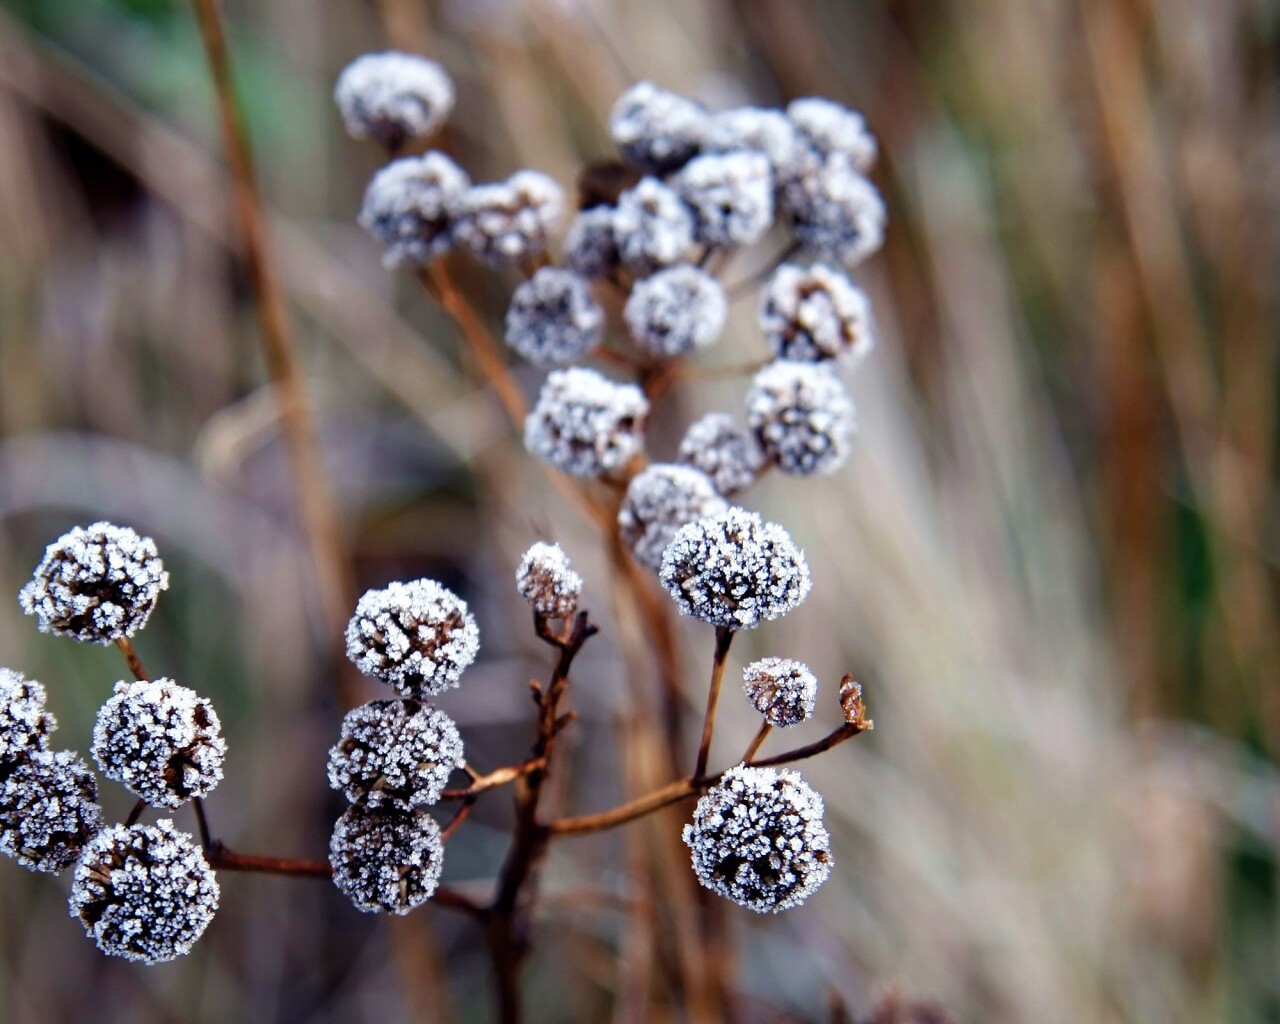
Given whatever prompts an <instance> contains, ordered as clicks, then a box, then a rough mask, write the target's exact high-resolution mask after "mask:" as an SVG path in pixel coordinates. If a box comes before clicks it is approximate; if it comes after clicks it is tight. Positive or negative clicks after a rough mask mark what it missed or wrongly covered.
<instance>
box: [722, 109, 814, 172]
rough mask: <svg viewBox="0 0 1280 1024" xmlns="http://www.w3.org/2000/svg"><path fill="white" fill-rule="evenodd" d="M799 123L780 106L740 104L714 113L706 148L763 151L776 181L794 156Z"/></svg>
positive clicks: (725, 150)
mask: <svg viewBox="0 0 1280 1024" xmlns="http://www.w3.org/2000/svg"><path fill="white" fill-rule="evenodd" d="M798 144H799V143H798V140H797V134H796V126H795V125H794V124H793V123H792V122H791V119H790V118H789V117H787V115H786V114H784V113H783V112H782V111H780V110H766V109H765V108H763V107H739V108H737V109H736V110H726V111H723V112H721V113H719V114H715V115H713V116H712V118H711V121H710V123H709V124H708V126H707V132H706V140H705V142H704V144H703V147H702V149H703V152H706V153H733V152H740V151H742V150H753V151H754V152H757V153H760V154H763V155H764V156H765V157H766V158H767V159H768V161H769V168H770V170H771V171H772V172H773V174H774V178H775V182H776V180H777V179H779V178H781V176H782V174H783V173H784V172H785V171H786V169H787V168H789V167H790V166H791V165H792V163H793V162H794V160H795V153H796V147H797V145H798Z"/></svg>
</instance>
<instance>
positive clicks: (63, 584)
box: [18, 523, 169, 644]
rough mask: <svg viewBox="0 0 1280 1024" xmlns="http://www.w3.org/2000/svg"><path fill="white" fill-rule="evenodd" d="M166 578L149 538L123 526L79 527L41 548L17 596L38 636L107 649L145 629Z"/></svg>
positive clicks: (167, 576)
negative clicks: (31, 617)
mask: <svg viewBox="0 0 1280 1024" xmlns="http://www.w3.org/2000/svg"><path fill="white" fill-rule="evenodd" d="M168 586H169V574H168V573H167V572H165V571H164V563H163V562H161V561H160V557H159V554H158V553H157V552H156V544H155V541H153V540H152V539H151V538H150V537H140V536H138V534H136V533H134V532H133V531H132V530H130V529H129V528H128V527H127V526H112V525H111V524H110V523H94V524H93V525H92V526H87V527H86V526H77V527H76V528H75V529H74V530H72V531H70V532H69V533H65V534H63V535H62V536H61V537H59V538H58V539H57V540H56V541H54V542H53V543H52V544H50V545H49V546H48V547H47V548H45V552H44V558H43V559H42V560H41V562H40V564H39V565H38V566H36V571H35V574H34V575H33V576H32V578H31V582H30V583H28V584H27V585H26V586H25V587H23V588H22V590H21V591H20V592H19V594H18V601H19V603H20V604H21V605H22V610H23V611H24V612H26V613H27V614H28V615H34V616H35V617H36V621H37V623H38V625H39V627H40V632H42V633H57V634H59V635H60V636H69V637H71V639H73V640H79V641H80V642H81V643H94V644H109V643H111V642H112V641H114V640H118V639H120V638H122V637H130V636H133V635H134V634H135V633H136V632H137V631H138V630H140V629H141V628H142V627H143V626H145V625H146V624H147V619H149V618H150V617H151V612H152V610H153V609H154V608H155V606H156V598H158V597H159V596H160V591H162V590H166V589H167V588H168Z"/></svg>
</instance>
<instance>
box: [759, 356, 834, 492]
mask: <svg viewBox="0 0 1280 1024" xmlns="http://www.w3.org/2000/svg"><path fill="white" fill-rule="evenodd" d="M746 405H747V425H748V426H750V427H751V429H752V430H754V431H755V432H756V436H757V437H759V438H760V445H761V447H762V448H763V449H764V452H765V455H766V456H767V457H768V458H769V459H770V460H771V461H772V462H773V463H775V464H776V465H777V467H778V468H779V469H780V470H782V471H783V472H784V473H791V474H794V475H795V476H810V475H813V474H820V475H821V474H827V473H833V472H835V471H836V470H837V469H838V468H839V467H840V466H841V464H842V463H843V462H844V460H845V458H846V457H847V456H848V454H849V439H850V437H851V435H852V434H853V424H854V420H853V402H852V400H851V399H850V398H849V393H848V392H847V391H846V390H845V387H844V385H843V384H841V383H840V378H838V377H837V376H836V375H835V373H834V372H832V371H831V370H830V369H828V368H827V367H826V366H825V365H823V364H821V363H794V362H788V361H786V360H781V359H780V360H778V361H777V362H774V363H770V364H769V365H768V366H766V367H765V368H764V369H763V370H761V371H760V372H759V373H757V374H756V376H755V379H754V380H753V381H752V384H751V390H750V391H749V392H748V393H747V399H746Z"/></svg>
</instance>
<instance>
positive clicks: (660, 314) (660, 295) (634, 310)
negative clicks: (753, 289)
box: [623, 263, 729, 358]
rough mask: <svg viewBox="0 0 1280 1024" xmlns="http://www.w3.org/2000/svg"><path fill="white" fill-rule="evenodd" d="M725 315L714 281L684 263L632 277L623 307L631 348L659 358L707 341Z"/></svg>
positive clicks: (725, 307)
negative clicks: (632, 342)
mask: <svg viewBox="0 0 1280 1024" xmlns="http://www.w3.org/2000/svg"><path fill="white" fill-rule="evenodd" d="M728 314H729V300H728V299H727V298H726V297H725V294H724V288H723V287H721V285H720V282H719V281H717V280H716V279H715V278H714V277H712V276H711V275H710V274H708V273H707V272H706V271H705V270H700V269H698V268H697V267H694V266H691V265H689V264H687V263H680V264H677V265H676V266H674V267H668V268H667V269H666V270H659V271H658V272H657V273H656V274H654V275H653V276H651V277H646V278H644V279H643V280H640V281H637V282H636V284H635V287H634V288H632V290H631V297H630V298H629V299H627V305H626V309H625V310H624V311H623V316H624V317H625V319H626V321H627V327H628V328H630V330H631V338H632V340H633V341H635V343H636V346H637V347H638V348H640V349H642V350H644V351H645V352H647V353H649V354H650V355H652V356H658V357H660V358H668V357H671V356H679V355H684V354H685V353H686V352H690V351H692V350H693V349H695V348H704V347H706V346H707V345H710V344H711V343H712V342H713V341H715V340H716V338H718V337H720V332H721V331H722V330H724V322H725V318H726V317H727V316H728Z"/></svg>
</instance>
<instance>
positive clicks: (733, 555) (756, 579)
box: [659, 506, 810, 629]
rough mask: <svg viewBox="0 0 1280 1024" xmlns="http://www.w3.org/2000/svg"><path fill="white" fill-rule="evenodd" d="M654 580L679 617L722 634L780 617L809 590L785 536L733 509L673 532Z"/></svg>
mask: <svg viewBox="0 0 1280 1024" xmlns="http://www.w3.org/2000/svg"><path fill="white" fill-rule="evenodd" d="M659 576H660V578H661V580H662V585H663V586H664V587H666V588H667V593H669V594H670V595H671V597H672V598H673V599H674V600H675V602H676V605H677V606H678V607H679V609H680V611H681V613H682V614H684V615H692V616H693V617H694V618H697V619H701V620H702V621H703V622H709V623H710V624H711V625H713V626H718V627H722V628H725V629H750V628H752V627H753V626H758V625H760V623H761V622H766V621H768V620H771V619H776V618H778V617H779V616H782V615H785V614H787V612H789V611H791V610H792V609H793V608H795V607H796V606H797V605H799V604H800V602H801V601H803V600H804V599H805V597H806V596H807V595H808V593H809V587H810V580H809V566H808V564H807V563H806V562H805V558H804V553H803V552H802V551H801V550H800V549H799V548H798V547H796V544H795V541H793V540H792V539H791V536H790V535H789V534H788V533H787V531H786V530H784V529H783V528H782V527H781V526H779V525H778V524H777V523H766V522H764V521H763V520H762V519H761V518H760V517H759V516H758V515H756V514H755V513H754V512H747V511H746V510H745V509H741V508H736V507H733V506H730V508H729V509H727V510H726V511H724V512H721V513H720V514H718V515H712V516H707V517H706V518H704V519H699V520H697V521H696V522H693V523H689V524H688V525H686V526H682V527H681V528H680V529H679V530H677V531H676V535H675V537H673V538H672V540H671V543H670V544H669V545H668V546H667V550H666V551H665V552H664V553H663V556H662V568H661V570H660V573H659Z"/></svg>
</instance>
